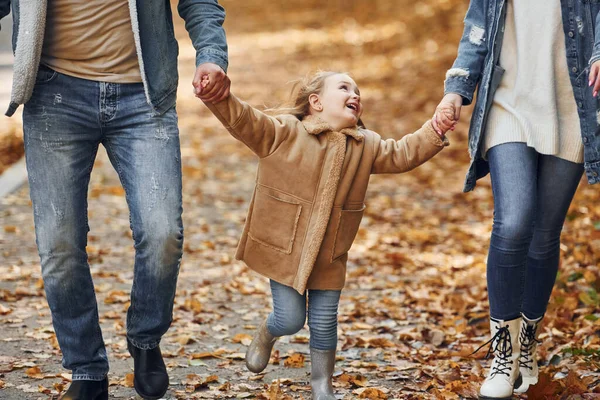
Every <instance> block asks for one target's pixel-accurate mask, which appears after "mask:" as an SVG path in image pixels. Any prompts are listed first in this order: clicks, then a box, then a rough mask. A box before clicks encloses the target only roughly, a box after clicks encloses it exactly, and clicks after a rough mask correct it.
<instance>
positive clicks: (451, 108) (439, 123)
mask: <svg viewBox="0 0 600 400" xmlns="http://www.w3.org/2000/svg"><path fill="white" fill-rule="evenodd" d="M461 108H462V97H461V96H460V95H459V94H456V93H448V94H447V95H445V96H444V98H443V99H442V101H440V104H438V106H437V107H436V109H435V113H434V114H433V118H432V119H431V124H432V125H433V129H435V131H436V132H437V133H438V134H439V135H444V134H445V133H446V132H447V131H448V130H454V127H455V126H456V124H457V123H458V120H459V119H460V110H461Z"/></svg>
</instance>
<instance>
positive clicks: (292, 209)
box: [248, 188, 302, 254]
mask: <svg viewBox="0 0 600 400" xmlns="http://www.w3.org/2000/svg"><path fill="white" fill-rule="evenodd" d="M301 212H302V205H301V204H299V203H297V202H295V201H294V200H293V199H291V198H289V197H288V196H286V195H285V194H284V193H279V192H277V191H274V190H269V192H268V193H267V192H266V191H265V189H262V188H257V189H256V197H255V199H254V205H253V206H252V216H251V217H250V218H251V220H250V229H249V232H248V236H249V237H250V238H251V239H252V240H254V241H255V242H258V243H260V244H262V245H264V246H267V247H269V248H272V249H273V250H277V251H280V252H282V253H285V254H291V253H292V248H293V245H294V239H295V237H296V231H297V229H298V222H299V220H300V213H301Z"/></svg>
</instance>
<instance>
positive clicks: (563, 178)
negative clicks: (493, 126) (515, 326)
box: [487, 143, 583, 321]
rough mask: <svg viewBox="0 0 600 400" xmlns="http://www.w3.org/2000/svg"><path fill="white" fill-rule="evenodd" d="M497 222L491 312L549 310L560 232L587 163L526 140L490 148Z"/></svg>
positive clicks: (490, 267)
mask: <svg viewBox="0 0 600 400" xmlns="http://www.w3.org/2000/svg"><path fill="white" fill-rule="evenodd" d="M487 156H488V159H489V162H490V173H491V180H492V190H493V193H494V227H493V229H492V238H491V241H490V251H489V255H488V264H487V283H488V294H489V299H490V316H491V317H492V318H494V319H498V320H505V321H509V320H512V319H515V318H518V317H519V315H520V313H523V314H525V316H526V317H527V318H529V319H537V318H539V317H541V316H543V315H544V313H545V312H546V308H547V306H548V301H549V300H550V295H551V293H552V288H553V286H554V281H555V280H556V273H557V272H558V264H559V257H560V234H561V231H562V227H563V224H564V221H565V217H566V215H567V211H568V209H569V205H570V204H571V200H572V199H573V196H574V194H575V191H576V190H577V186H578V184H579V181H580V179H581V175H582V174H583V164H576V163H572V162H569V161H566V160H562V159H560V158H557V157H554V156H549V155H543V154H539V153H538V152H536V151H535V149H533V148H531V147H527V145H526V144H525V143H506V144H501V145H498V146H495V147H492V148H491V149H490V150H488V153H487Z"/></svg>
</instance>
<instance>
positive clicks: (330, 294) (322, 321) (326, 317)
mask: <svg viewBox="0 0 600 400" xmlns="http://www.w3.org/2000/svg"><path fill="white" fill-rule="evenodd" d="M306 292H308V327H309V329H310V347H312V348H314V349H318V350H335V348H336V347H337V326H338V324H337V316H338V304H339V302H340V294H341V290H312V289H309V290H307V291H306ZM306 292H305V293H304V294H303V295H302V294H299V293H298V292H297V291H296V290H295V289H294V288H292V287H290V286H286V285H282V284H281V283H278V282H275V281H274V280H271V293H272V294H273V312H272V313H271V314H269V317H268V318H267V329H268V330H269V333H271V335H273V336H287V335H293V334H295V333H296V332H298V331H299V330H300V329H302V328H303V327H304V323H305V322H306V297H307V295H306Z"/></svg>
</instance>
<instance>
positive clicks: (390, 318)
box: [0, 0, 600, 400]
mask: <svg viewBox="0 0 600 400" xmlns="http://www.w3.org/2000/svg"><path fill="white" fill-rule="evenodd" d="M466 3H467V2H466V1H465V0H422V1H417V2H415V1H408V0H398V1H394V2H390V1H384V0H357V1H346V0H333V1H329V2H322V1H317V0H305V1H303V2H288V1H284V0H278V1H273V2H269V4H268V5H267V4H266V3H265V2H263V1H259V0H247V1H244V2H236V1H233V0H224V1H222V4H223V5H224V6H225V7H226V9H227V12H228V17H227V22H226V28H227V33H228V40H229V45H230V69H229V75H230V77H231V79H232V82H233V83H232V90H233V92H235V93H236V94H237V95H238V96H239V97H241V98H243V99H245V100H247V101H249V102H250V103H251V104H253V105H255V106H257V107H261V106H276V105H278V104H281V103H283V102H284V101H286V100H287V98H288V94H289V92H290V90H291V88H292V86H293V85H292V84H291V83H290V82H291V81H292V80H294V79H297V78H299V77H302V76H304V75H306V74H308V73H310V72H313V71H315V70H316V69H333V70H341V71H348V72H350V73H351V74H352V75H353V76H354V78H355V80H356V81H357V83H358V85H359V87H360V89H361V93H362V96H363V103H364V106H365V114H364V118H363V119H364V121H365V123H366V124H367V126H368V127H369V128H371V129H373V130H375V131H378V132H380V133H381V134H382V135H383V136H386V137H396V138H399V137H401V136H402V135H403V134H405V133H408V132H411V131H413V130H415V129H417V128H418V127H419V126H420V125H421V124H422V123H423V122H424V121H425V120H426V119H427V118H429V117H430V115H431V114H432V113H433V109H434V107H435V106H436V105H437V102H438V101H439V100H440V98H441V96H442V93H443V78H444V72H445V70H446V69H447V68H448V67H449V66H450V65H451V63H452V60H453V58H454V56H455V54H456V44H457V43H458V38H459V37H460V34H461V31H462V19H463V17H464V13H465V10H466V5H467V4H466ZM176 29H177V32H178V36H179V37H180V38H181V41H180V43H181V51H180V53H181V56H180V58H181V62H180V65H181V67H180V76H181V88H180V91H179V101H178V106H177V107H178V112H179V116H180V129H181V141H182V157H183V171H184V224H185V255H184V259H183V263H182V267H181V274H180V278H179V285H178V293H177V297H176V300H175V320H174V322H173V325H172V328H171V330H170V331H169V332H168V334H167V335H166V336H165V337H164V339H163V342H162V349H163V352H164V353H165V355H166V357H168V358H167V362H168V366H169V370H170V376H171V389H170V390H169V392H168V398H177V399H194V398H208V399H219V398H256V399H270V400H274V399H302V398H304V399H308V398H310V393H309V390H308V389H309V386H308V384H309V382H308V375H307V372H308V371H309V366H310V365H309V362H310V360H309V357H308V344H307V340H308V331H307V330H303V331H301V332H300V333H299V334H298V335H296V336H293V337H287V338H284V339H282V340H280V341H279V342H278V343H277V344H276V352H275V353H274V355H273V358H272V363H271V364H270V365H269V367H268V368H267V369H266V371H265V373H264V374H261V375H255V374H252V373H250V372H248V371H247V370H246V369H245V366H244V363H243V354H244V353H245V351H246V346H247V345H248V343H249V341H250V339H251V335H252V334H253V332H254V329H255V327H256V326H257V325H258V324H259V323H260V322H261V321H262V320H263V319H264V318H265V316H266V315H267V314H268V312H269V311H270V307H271V305H270V296H269V289H268V282H267V281H266V280H265V279H264V278H262V277H260V276H257V275H256V274H254V273H252V272H251V271H249V270H248V269H247V268H246V267H245V266H244V265H243V264H241V263H240V262H238V261H235V260H234V259H233V254H234V249H235V246H236V243H237V240H238V237H239V235H240V232H241V227H242V224H243V221H244V218H245V213H246V207H247V204H248V200H249V198H250V194H251V191H252V187H253V182H254V176H255V168H256V159H255V157H254V156H253V155H252V154H251V153H250V151H249V150H247V149H246V148H244V147H243V145H241V144H240V143H238V142H236V141H235V140H234V139H233V138H231V137H230V136H229V135H228V134H227V132H226V131H225V130H224V129H223V128H222V127H221V126H220V125H219V123H218V122H217V121H216V119H215V118H214V117H213V116H212V115H210V113H209V112H208V111H207V109H206V108H205V107H204V106H203V105H202V104H201V103H200V102H199V101H198V100H196V99H195V98H194V97H193V96H192V94H191V85H190V81H191V76H192V73H193V59H194V52H193V49H192V48H191V45H190V44H189V40H188V39H187V38H186V33H185V31H184V29H183V27H182V23H181V21H179V20H178V21H177V26H176ZM468 117H469V116H468V112H467V113H465V114H463V121H462V122H461V124H460V127H459V128H458V129H457V131H456V132H452V133H451V134H450V140H451V142H452V145H451V147H449V148H447V149H446V150H444V151H443V152H442V153H441V154H440V155H439V156H437V157H436V158H434V159H433V160H432V161H431V162H429V163H427V164H425V165H423V166H422V167H420V168H418V169H417V170H415V171H413V172H410V173H407V174H404V175H397V176H392V175H390V176H374V177H373V178H372V180H371V187H370V190H369V194H368V198H367V213H366V217H365V218H364V221H363V223H362V227H361V230H360V232H359V235H358V238H357V240H356V243H355V245H354V246H353V248H352V250H351V254H350V263H349V268H348V279H347V287H346V288H345V290H344V291H343V293H342V299H341V305H340V312H339V321H340V324H339V346H338V348H339V357H338V362H337V365H336V373H335V379H334V386H335V388H336V391H337V392H338V393H339V395H340V397H342V396H343V398H344V399H356V398H368V399H461V398H464V399H473V398H476V396H477V390H478V387H479V384H480V382H481V381H482V379H483V376H484V368H485V367H486V366H487V365H488V363H489V361H487V360H484V359H483V356H484V354H485V352H484V351H481V352H480V353H477V354H475V355H471V353H472V351H473V350H474V349H476V348H477V347H478V346H479V345H480V344H482V343H483V342H485V341H486V340H487V338H488V332H489V330H488V323H487V316H488V306H487V292H486V288H485V261H486V251H487V244H488V241H489V234H490V230H491V218H492V205H493V203H492V198H491V193H490V185H489V179H484V180H482V181H480V184H479V185H478V188H477V189H476V190H475V191H474V192H471V193H468V194H463V193H462V191H461V189H462V183H463V177H464V173H465V170H466V167H467V163H468V154H467V150H466V148H467V144H466V132H467V128H468V122H466V121H468ZM15 129H18V128H15ZM598 191H599V188H598V187H592V186H589V185H587V183H585V182H582V184H581V186H580V189H579V192H578V194H577V197H576V199H575V201H574V203H573V205H572V207H571V209H570V211H569V215H568V222H567V223H566V226H565V230H564V234H563V245H562V257H563V259H562V265H561V272H560V276H559V279H558V282H557V285H556V288H555V290H554V293H553V297H552V300H551V305H550V308H549V310H548V313H547V317H546V320H545V324H544V327H543V332H542V334H541V336H540V338H541V340H542V344H541V345H540V351H539V353H540V354H539V355H540V361H541V364H542V366H541V373H542V377H541V380H540V383H539V384H538V385H537V386H535V387H534V388H532V389H531V390H530V391H529V393H528V394H527V396H522V398H528V399H561V398H562V399H593V398H600V386H599V384H600V372H598V371H599V370H600V368H599V364H600V335H599V333H600V322H599V318H600V297H599V295H598V291H600V280H599V276H598V272H599V268H598V257H597V254H599V252H600V205H598V204H600V202H599V199H600V196H599V195H598ZM28 196H29V194H28V189H27V187H24V188H23V189H21V190H19V191H18V192H16V193H14V194H13V195H10V196H8V197H6V198H4V199H1V200H0V201H1V203H0V215H1V218H2V220H1V221H2V226H1V227H0V245H1V252H2V258H1V262H0V276H1V277H2V278H1V280H0V327H1V329H0V349H1V350H0V388H2V389H0V398H7V399H31V398H48V397H57V395H58V393H59V392H60V391H61V390H62V389H63V388H64V387H66V386H67V385H68V380H69V375H68V374H67V371H65V370H63V369H61V367H60V352H59V350H58V347H57V343H56V339H55V336H54V333H53V330H52V325H51V318H50V313H49V310H48V307H47V304H46V301H45V298H44V294H43V284H42V282H41V279H40V267H39V259H38V256H37V252H36V249H35V236H34V233H33V221H32V215H31V205H30V201H29V197H28ZM89 209H90V212H89V214H90V216H89V217H90V226H91V233H90V234H89V246H88V253H89V258H90V265H91V268H92V272H93V276H94V280H95V283H96V291H97V297H98V303H99V308H100V316H101V324H102V330H103V334H104V339H105V341H106V345H107V348H108V349H109V358H110V361H111V373H110V375H109V377H110V381H111V388H110V391H111V396H112V397H114V398H132V397H133V396H134V394H135V393H134V390H133V389H132V388H131V386H132V385H131V378H132V375H131V373H132V365H133V364H132V360H131V359H130V357H129V355H128V353H127V350H126V347H125V329H126V328H125V310H126V308H127V306H128V304H127V303H128V300H129V290H130V288H131V278H132V274H133V272H132V270H133V268H132V264H133V248H132V241H131V233H130V230H129V220H128V211H127V207H126V204H125V199H124V197H123V190H122V189H121V187H120V185H119V183H118V179H117V177H116V174H115V173H114V171H113V169H112V167H111V165H110V163H109V162H108V159H107V157H106V155H105V154H104V152H102V153H101V154H100V156H99V158H98V160H97V162H96V166H95V169H94V173H93V174H92V181H91V184H90V202H89Z"/></svg>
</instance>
